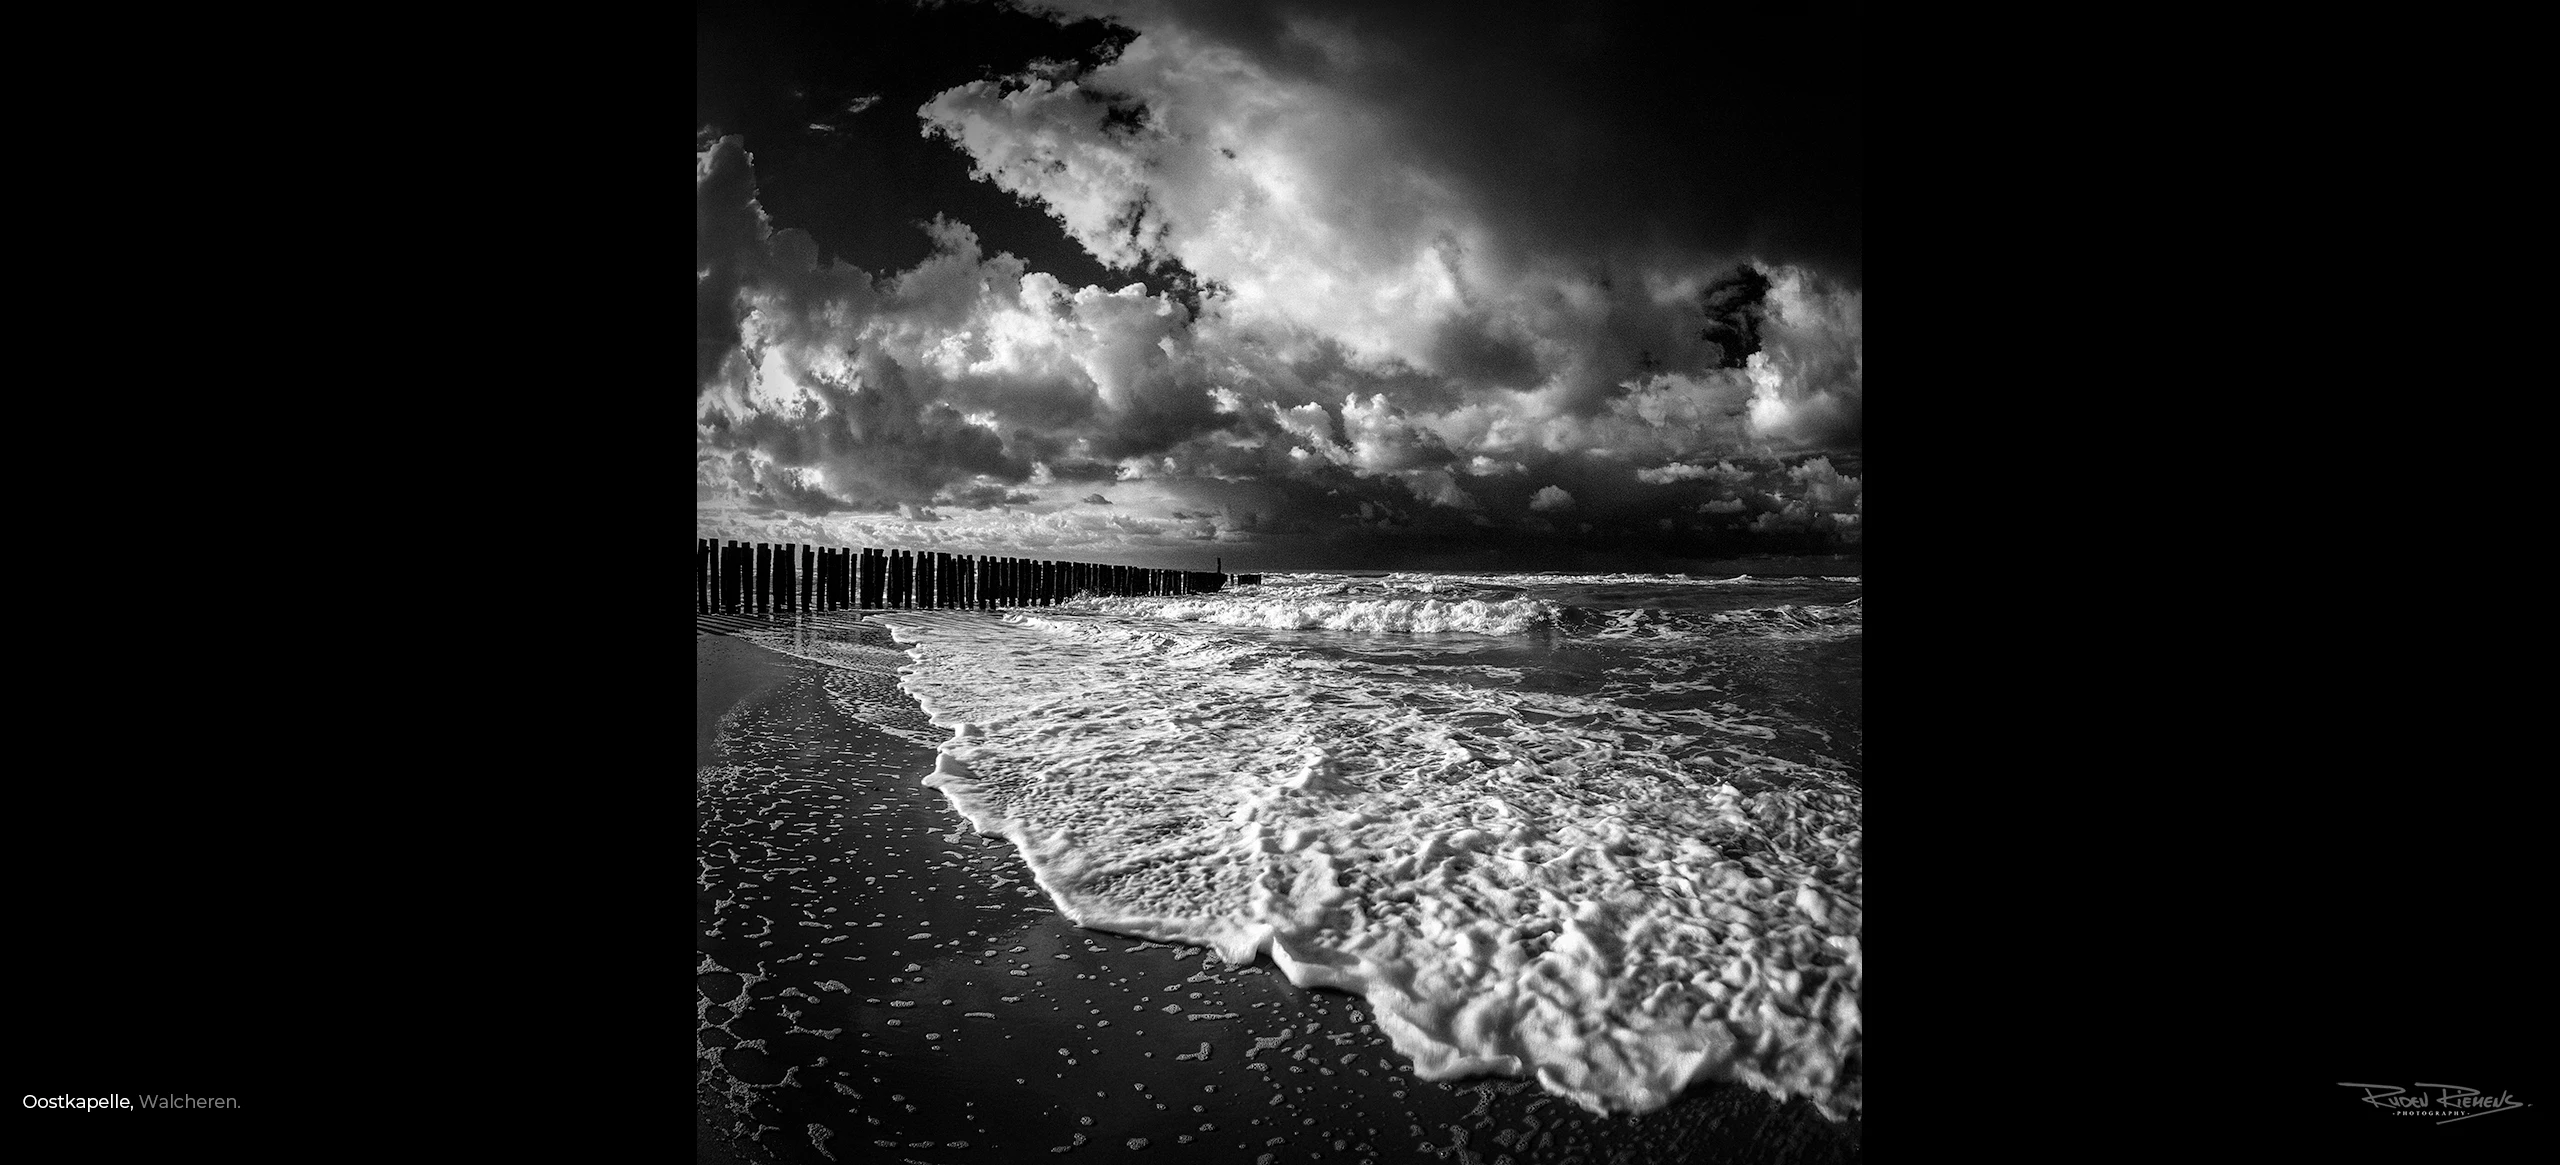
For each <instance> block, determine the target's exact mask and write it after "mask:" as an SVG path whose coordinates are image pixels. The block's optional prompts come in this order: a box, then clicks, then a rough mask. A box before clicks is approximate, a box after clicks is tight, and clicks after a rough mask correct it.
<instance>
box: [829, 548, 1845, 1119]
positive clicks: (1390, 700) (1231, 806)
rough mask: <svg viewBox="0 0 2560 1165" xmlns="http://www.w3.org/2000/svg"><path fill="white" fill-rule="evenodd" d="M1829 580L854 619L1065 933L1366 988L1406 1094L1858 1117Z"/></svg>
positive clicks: (1259, 590) (1477, 587)
mask: <svg viewBox="0 0 2560 1165" xmlns="http://www.w3.org/2000/svg"><path fill="white" fill-rule="evenodd" d="M1862 592H1863V583H1862V580H1861V578H1859V577H1857V576H1844V575H1799V576H1754V575H1748V574H1738V575H1733V576H1726V577H1689V576H1672V575H1647V574H1607V575H1556V574H1444V573H1383V574H1322V573H1305V574H1266V575H1264V576H1262V579H1261V581H1260V582H1259V583H1258V584H1256V585H1249V586H1239V587H1234V588H1231V589H1227V590H1224V591H1221V592H1219V593H1214V594H1207V595H1185V596H1149V597H1135V598H1132V597H1098V596H1080V597H1078V598H1076V599H1074V600H1072V601H1068V602H1065V603H1062V604H1058V605H1055V606H1049V607H1040V608H1033V609H1028V610H1011V611H1005V612H1001V613H988V612H976V611H899V612H890V613H882V614H877V615H874V616H872V618H874V619H875V620H876V621H878V622H880V623H883V624H885V625H887V627H888V628H889V630H890V632H891V634H892V635H893V636H894V637H895V640H896V642H897V643H898V644H899V645H901V646H902V647H903V648H904V649H905V650H906V652H907V653H908V655H909V656H910V658H911V662H909V663H907V664H906V665H904V666H903V667H901V668H900V669H899V685H900V686H901V687H902V688H903V689H904V691H905V692H906V693H907V694H908V695H909V696H911V697H912V698H913V699H914V700H915V701H916V702H917V704H919V705H921V707H922V708H923V709H924V711H925V713H926V715H927V717H928V718H929V719H930V721H931V723H932V724H933V725H934V726H936V728H937V729H938V730H946V731H947V732H948V733H949V736H948V738H947V739H945V740H943V741H942V742H941V743H940V745H939V754H938V760H937V762H936V768H935V771H934V772H933V774H932V775H930V776H927V777H925V778H924V781H925V783H926V784H928V785H930V786H932V787H934V788H936V789H938V790H939V791H940V792H941V793H942V795H943V796H944V797H945V798H946V799H947V801H948V803H949V805H950V807H951V808H952V810H953V811H955V812H957V813H958V814H960V815H961V816H963V817H965V818H966V819H967V820H968V821H969V823H970V824H971V825H972V826H974V828H975V830H976V831H977V833H979V834H980V835H982V836H989V837H1002V838H1004V839H1005V840H1006V841H1008V842H1010V843H1011V844H1012V846H1013V848H1014V850H1015V851H1016V853H1017V854H1018V855H1019V857H1020V859H1021V861H1022V863H1023V864H1024V866H1025V867H1027V869H1028V871H1029V873H1030V874H1031V876H1032V877H1033V879H1034V880H1035V881H1036V882H1037V884H1038V885H1039V887H1040V888H1041V889H1042V890H1043V891H1044V892H1046V893H1047V895H1048V896H1049V897H1050V899H1051V900H1052V901H1053V902H1054V903H1055V904H1056V906H1057V908H1058V910H1059V911H1060V912H1062V913H1063V914H1064V915H1066V916H1067V917H1068V918H1069V919H1070V920H1072V921H1073V922H1075V923H1076V924H1077V925H1079V926H1082V927H1086V928H1088V929H1093V930H1099V931H1105V932H1111V933H1117V934H1124V935H1129V936H1132V937H1138V938H1146V939H1154V940H1159V941H1166V942H1176V943H1186V944H1197V945H1199V946H1203V947H1207V948H1209V949H1210V950H1213V951H1214V952H1216V954H1217V956H1218V957H1219V958H1220V959H1222V960H1224V961H1226V962H1227V963H1230V964H1250V963H1253V962H1255V961H1256V960H1258V959H1264V958H1267V959H1268V960H1270V962H1271V963H1272V964H1273V965H1276V966H1277V967H1278V968H1279V969H1280V971H1281V972H1282V973H1284V974H1285V975H1286V976H1287V977H1288V979H1289V981H1290V982H1292V983H1294V984H1296V985H1298V986H1300V987H1319V986H1321V987H1331V988H1335V989H1338V990H1342V991H1345V992H1348V993H1351V994H1354V995H1358V996H1360V997H1362V998H1363V999H1365V1000H1366V1001H1367V1003H1368V1005H1369V1007H1370V1009H1371V1011H1372V1012H1373V1013H1374V1014H1375V1016H1376V1017H1377V1024H1378V1026H1379V1028H1380V1029H1381V1030H1382V1031H1383V1032H1384V1033H1385V1034H1386V1035H1387V1036H1388V1038H1389V1039H1390V1040H1391V1042H1392V1044H1393V1047H1394V1049H1395V1051H1396V1052H1397V1053H1398V1054H1400V1055H1402V1056H1404V1057H1406V1058H1408V1059H1410V1061H1411V1062H1412V1064H1413V1068H1414V1071H1415V1073H1416V1074H1417V1075H1418V1076H1420V1077H1421V1078H1422V1079H1425V1080H1446V1079H1457V1078H1464V1077H1469V1076H1478V1075H1486V1074H1491V1075H1497V1076H1515V1077H1525V1078H1530V1079H1534V1080H1535V1081H1536V1082H1537V1083H1538V1085H1539V1086H1541V1087H1542V1088H1544V1089H1545V1090H1546V1091H1548V1092H1550V1093H1553V1094H1555V1095H1557V1096H1560V1097H1563V1098H1566V1099H1569V1100H1571V1101H1573V1102H1574V1103H1576V1104H1578V1105H1580V1106H1582V1107H1583V1108H1585V1109H1588V1110H1590V1111H1593V1112H1595V1113H1610V1112H1646V1111H1650V1110H1653V1109H1656V1108H1659V1107H1661V1106H1662V1105H1664V1104H1666V1103H1668V1102H1669V1101H1670V1100H1672V1099H1673V1098H1676V1097H1677V1096H1678V1095H1679V1094H1680V1093H1681V1092H1682V1091H1683V1090H1685V1089H1686V1088H1688V1087H1689V1086H1691V1085H1692V1084H1695V1083H1698V1082H1701V1081H1708V1080H1734V1081H1741V1082H1745V1083H1748V1084H1750V1085H1753V1086H1755V1087H1758V1088H1760V1089H1762V1090H1764V1091H1767V1092H1769V1093H1771V1094H1772V1095H1773V1096H1776V1097H1779V1098H1787V1097H1802V1098H1804V1099H1806V1100H1807V1101H1809V1102H1811V1103H1812V1104H1813V1105H1814V1106H1815V1107H1817V1108H1819V1109H1820V1110H1822V1111H1823V1112H1824V1113H1826V1114H1828V1115H1833V1116H1843V1115H1847V1114H1849V1113H1853V1112H1855V1111H1856V1110H1857V1109H1858V1107H1859V1098H1860V1076H1861V1070H1860V1040H1861V1030H1862V1028H1861V1017H1860V1003H1859V1001H1860V993H1861V987H1862V980H1863V959H1862V954H1861V951H1860V927H1861V920H1862V917H1863V902H1864V894H1863V886H1862V880H1863V871H1862V862H1861V851H1860V845H1861V834H1862V827H1861V813H1860V805H1861V781H1862V776H1863V772H1862V764H1861V737H1860V691H1861V684H1860V663H1861V655H1862V649H1863V648H1862V644H1863V638H1864V636H1863V629H1864V607H1863V593H1862Z"/></svg>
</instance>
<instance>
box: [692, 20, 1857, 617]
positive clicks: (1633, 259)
mask: <svg viewBox="0 0 2560 1165" xmlns="http://www.w3.org/2000/svg"><path fill="white" fill-rule="evenodd" d="M1761 7H1763V6H1749V7H1746V6H1740V5H1726V6H1718V5H1697V6H1691V7H1690V8H1689V9H1688V10H1687V11H1686V12H1684V13H1681V14H1679V15H1677V16H1676V17H1667V16H1666V15H1665V14H1664V13H1663V12H1662V11H1661V6H1655V5H1645V6H1641V7H1639V6H1634V5H1628V6H1616V5H1605V4H1604V5H1545V6H1529V5H1520V6H1510V5H1487V4H1483V3H1474V2H1470V3H1455V4H1400V5H1394V6H1384V5H1376V4H1369V3H1357V2H1338V3H1337V2H1331V0H1326V2H1316V3H1268V2H1256V3H1180V4H1173V3H1152V2H1142V0H1126V2H1122V0H1065V2H1058V3H1040V4H1025V5H1003V4H995V3H970V2H963V0H950V2H947V3H939V4H928V5H917V4H913V3H906V2H902V0H887V2H881V3H861V2H839V3H831V4H826V5H821V6H779V5H754V4H721V5H706V6H705V7H703V8H702V9H700V10H699V11H698V15H697V29H696V49H697V72H696V87H695V92H696V127H695V141H694V153H695V164H694V202H695V223H694V237H695V265H694V266H695V369H694V374H695V474H696V499H697V513H696V525H697V528H698V530H699V532H700V533H702V534H704V535H706V536H712V537H724V538H750V539H760V540H781V541H798V542H818V543H823V544H834V545H856V544H858V545H868V546H906V547H915V548H931V549H942V550H951V551H961V552H994V553H1021V554H1030V555H1035V556H1040V557H1056V558H1077V559H1085V560H1093V561H1106V562H1125V563H1137V564H1144V565H1156V566H1178V567H1188V568H1198V569H1205V568H1207V567H1208V566H1209V564H1210V562H1211V560H1212V558H1213V557H1215V558H1222V559H1223V560H1224V562H1225V565H1226V567H1227V569H1229V570H1247V571H1252V570H1288V569H1292V568H1300V567H1303V568H1313V567H1351V568H1361V567H1367V568H1376V569H1389V568H1397V567H1417V568H1442V569H1529V570H1535V569H1668V570H1680V569H1702V570H1703V569H1713V568H1714V566H1713V564H1714V563H1715V562H1716V561H1718V560H1730V559H1732V558H1734V557H1736V556H1745V555H1758V554H1767V553H1804V552H1818V553H1832V552H1855V551H1856V550H1857V549H1858V544H1859V541H1860V539H1861V536H1862V534H1863V516H1864V510H1863V502H1862V497H1861V478H1862V476H1863V469H1862V464H1861V454H1862V449H1863V415H1864V409H1863V396H1864V344H1863V340H1862V331H1863V325H1862V320H1863V307H1862V301H1863V291H1862V288H1863V272H1862V269H1861V251H1862V246H1861V233H1860V218H1861V213H1862V207H1861V202H1860V189H1861V183H1862V177H1863V175H1862V170H1861V143H1860V136H1861V129H1860V103H1861V96H1860V89H1859V83H1860V63H1859V62H1860V32H1859V28H1858V24H1857V14H1856V11H1855V10H1854V9H1853V8H1846V7H1842V8H1837V9H1812V10H1806V11H1790V12H1766V11H1762V10H1761Z"/></svg>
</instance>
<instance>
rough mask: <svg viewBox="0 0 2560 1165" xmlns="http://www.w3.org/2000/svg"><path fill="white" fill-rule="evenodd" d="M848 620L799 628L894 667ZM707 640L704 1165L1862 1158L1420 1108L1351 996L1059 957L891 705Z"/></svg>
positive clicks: (1785, 1117)
mask: <svg viewBox="0 0 2560 1165" xmlns="http://www.w3.org/2000/svg"><path fill="white" fill-rule="evenodd" d="M858 619H859V617H858V616H857V615H854V614H852V613H843V614H842V615H841V617H839V618H834V619H828V618H825V617H821V618H820V619H819V620H817V621H815V622H817V623H819V624H822V625H823V627H822V629H821V630H820V631H819V632H818V633H820V634H824V635H829V636H832V637H834V638H836V639H837V640H840V641H841V640H852V641H854V642H856V643H858V644H860V645H862V646H864V647H871V648H878V647H887V648H891V649H893V650H894V644H892V643H891V642H890V640H889V637H888V635H887V633H886V629H885V628H882V627H880V626H879V625H877V624H868V623H860V622H859V621H858ZM767 625H769V626H775V627H790V626H793V625H794V624H793V623H792V622H791V621H789V617H787V616H786V617H785V618H784V619H780V620H773V621H769V622H768V623H767ZM798 625H799V626H801V627H803V628H807V627H810V626H811V625H812V621H810V620H806V619H803V620H801V621H799V624H798ZM701 627H702V624H701V622H700V621H697V628H698V631H697V635H696V702H697V707H696V713H697V717H696V719H697V771H696V862H697V868H698V876H697V894H696V899H697V900H696V984H697V987H696V1016H697V1025H696V1045H697V1048H696V1054H697V1111H696V1117H697V1137H696V1140H697V1159H698V1160H745V1161H793V1162H797V1161H813V1162H816V1161H841V1160H846V1159H848V1154H850V1155H851V1157H850V1159H853V1160H865V1159H869V1158H870V1157H871V1156H872V1155H874V1154H880V1155H883V1156H884V1157H898V1158H902V1159H906V1160H917V1161H930V1162H934V1163H936V1165H939V1163H941V1162H960V1161H970V1160H977V1161H1013V1160H1025V1159H1031V1158H1033V1157H1035V1156H1038V1157H1046V1156H1048V1155H1049V1154H1051V1153H1053V1152H1066V1153H1084V1152H1102V1153H1104V1154H1105V1155H1108V1156H1112V1157H1115V1158H1118V1157H1122V1156H1134V1155H1135V1154H1136V1153H1139V1152H1144V1151H1146V1150H1148V1149H1167V1150H1174V1151H1176V1152H1177V1153H1178V1154H1179V1155H1180V1156H1181V1157H1182V1158H1183V1159H1184V1160H1191V1159H1194V1158H1195V1157H1197V1158H1202V1159H1206V1160H1211V1161H1234V1162H1238V1163H1243V1162H1255V1163H1256V1165H1274V1163H1275V1162H1279V1161H1296V1160H1308V1159H1341V1160H1355V1161H1356V1160H1372V1161H1396V1160H1404V1159H1410V1158H1412V1157H1413V1156H1415V1155H1416V1154H1430V1155H1433V1156H1438V1157H1442V1158H1448V1157H1455V1158H1456V1159H1458V1160H1461V1161H1485V1162H1492V1161H1494V1160H1495V1159H1496V1158H1497V1157H1500V1156H1506V1155H1507V1156H1510V1157H1511V1158H1512V1159H1513V1160H1515V1161H1537V1160H1552V1159H1559V1158H1562V1157H1565V1156H1568V1155H1580V1156H1584V1157H1594V1158H1601V1159H1611V1160H1629V1161H1655V1160H1686V1159H1692V1158H1696V1159H1708V1158H1713V1159H1715V1160H1718V1161H1731V1160H1739V1161H1802V1162H1812V1161H1845V1160H1852V1159H1855V1158H1856V1157H1857V1156H1858V1141H1859V1131H1860V1129H1859V1122H1858V1121H1857V1120H1855V1119H1853V1120H1851V1121H1848V1122H1845V1123H1843V1124H1839V1125H1834V1124H1832V1123H1831V1122H1828V1121H1826V1120H1825V1119H1824V1118H1822V1117H1821V1116H1819V1115H1818V1114H1816V1113H1814V1112H1813V1111H1812V1110H1811V1108H1810V1106H1809V1105H1806V1104H1804V1103H1803V1102H1801V1101H1795V1102H1789V1103H1788V1104H1785V1105H1781V1104H1779V1103H1777V1102H1775V1101H1772V1100H1770V1099H1769V1098H1768V1097H1767V1096H1766V1095H1765V1094H1763V1093H1760V1092H1757V1091H1756V1090H1753V1089H1750V1088H1748V1087H1747V1086H1743V1085H1736V1084H1714V1085H1704V1086H1700V1087H1697V1088H1693V1089H1691V1090H1690V1091H1689V1092H1688V1093H1687V1094H1685V1095H1683V1096H1682V1097H1681V1098H1680V1099H1679V1100H1678V1101H1676V1102H1674V1103H1673V1104H1672V1105H1670V1106H1668V1107H1666V1108H1664V1109H1662V1110H1660V1111H1657V1112H1655V1113H1651V1114H1647V1115H1645V1116H1641V1117H1630V1116H1615V1117H1597V1116H1594V1115H1592V1114H1590V1113H1587V1112H1584V1111H1583V1110H1581V1109H1579V1108H1576V1107H1575V1106H1573V1105H1572V1104H1571V1103H1570V1102H1567V1101H1564V1100H1563V1099H1562V1098H1559V1097H1555V1096H1552V1095H1548V1094H1546V1093H1545V1092H1544V1091H1543V1090H1542V1089H1540V1088H1539V1087H1538V1086H1537V1085H1536V1084H1535V1083H1534V1082H1532V1081H1527V1080H1507V1079H1483V1078H1480V1079H1476V1080H1469V1081H1462V1082H1450V1083H1426V1082H1422V1081H1419V1080H1416V1079H1415V1078H1414V1077H1413V1075H1412V1072H1411V1067H1410V1065H1409V1064H1407V1063H1405V1062H1403V1061H1402V1058H1401V1057H1400V1056H1397V1055H1396V1054H1395V1053H1394V1052H1393V1051H1392V1049H1390V1048H1389V1047H1388V1046H1387V1042H1386V1040H1385V1037H1384V1035H1383V1034H1382V1033H1380V1032H1378V1031H1377V1030H1376V1027H1375V1024H1374V1022H1373V1018H1374V1017H1371V1016H1369V1015H1368V1014H1366V1011H1365V1007H1364V1005H1363V1003H1362V1001H1361V1000H1359V999H1358V998H1356V997H1353V996H1348V995H1345V994H1342V993H1340V992H1337V991H1332V990H1326V989H1314V990H1302V989H1299V988H1297V987H1294V986H1291V985H1290V984H1289V983H1288V982H1287V981H1286V980H1285V979H1284V978H1283V977H1282V976H1281V975H1279V974H1278V973H1277V972H1276V970H1275V969H1274V968H1273V967H1272V965H1271V964H1270V962H1269V960H1268V959H1267V958H1265V959H1262V960H1259V961H1258V962H1257V964H1256V965H1254V966H1250V967H1234V966H1229V965H1225V964H1221V963H1219V962H1218V961H1217V960H1216V958H1215V956H1214V955H1211V954H1208V953H1206V952H1204V951H1201V950H1200V949H1199V948H1193V947H1177V946H1173V945H1170V944H1166V943H1161V942H1150V941H1145V940H1140V939H1135V938H1130V937H1126V936H1121V935H1116V934H1107V933H1103V932H1098V931H1087V930H1083V929H1080V928H1078V927H1076V926H1074V925H1072V924H1070V923H1068V922H1067V921H1066V920H1065V919H1064V918H1062V917H1060V916H1059V914H1058V912H1057V910H1056V908H1055V906H1054V904H1053V903H1052V902H1051V901H1050V900H1049V898H1048V895H1047V894H1046V893H1044V892H1042V891H1040V890H1039V888H1038V887H1037V886H1036V885H1035V884H1033V883H1032V881H1031V878H1030V873H1029V871H1028V870H1027V869H1026V868H1024V866H1023V865H1022V863H1021V861H1020V859H1019V857H1018V855H1016V854H1015V853H1014V851H1013V848H1012V846H1011V845H1009V844H1007V843H1006V842H1004V841H1002V840H1001V839H997V838H986V837H980V836H978V835H977V834H976V833H975V832H974V830H972V828H971V827H970V826H969V825H968V823H967V822H965V821H964V820H962V819H961V818H960V817H959V816H958V815H957V814H955V813H954V812H953V811H952V810H951V809H950V807H949V805H948V803H947V802H946V800H945V798H944V797H943V795H942V794H941V792H939V791H938V790H935V789H931V788H927V787H926V786H924V785H923V784H922V780H923V778H924V777H925V776H926V775H927V774H928V773H930V772H931V771H932V770H933V767H934V760H935V757H936V755H937V754H936V751H935V750H934V749H933V748H931V747H928V746H926V745H923V744H921V743H919V742H918V741H917V740H915V739H906V738H902V737H900V736H898V735H893V734H891V733H890V732H886V731H883V730H882V728H881V727H880V726H879V725H877V724H867V723H864V722H862V721H861V720H859V719H857V718H856V716H855V715H853V714H850V713H849V711H848V709H852V710H854V711H858V712H860V713H862V714H863V715H868V716H875V717H876V716H891V717H894V716H896V715H897V714H898V710H897V707H895V706H893V705H891V704H890V703H889V702H888V701H886V700H884V699H882V698H881V691H880V689H881V688H882V686H883V684H884V683H885V684H886V685H887V687H888V688H889V689H890V690H891V691H893V692H894V695H895V696H896V697H897V701H896V703H897V704H898V705H902V706H903V709H904V714H905V715H906V716H908V717H910V718H911V722H910V723H907V724H904V725H896V726H895V727H902V728H907V729H910V730H912V729H914V728H919V727H922V728H926V729H928V730H930V726H929V725H927V724H926V723H925V721H924V718H923V715H922V713H921V711H920V710H918V709H916V708H915V707H914V704H913V702H912V701H911V700H907V699H905V697H904V693H903V692H897V691H895V690H894V687H895V686H894V677H884V676H882V675H874V674H865V673H866V671H867V670H868V669H865V668H855V669H852V670H847V669H843V668H834V667H829V666H827V665H823V664H819V663H814V662H811V661H808V660H804V659H800V658H797V657H794V656H790V655H785V654H782V653H780V652H776V651H772V650H768V649H766V648H763V647H760V646H757V645H755V644H753V643H751V642H748V641H746V640H742V639H737V638H734V637H730V636H725V635H714V634H704V633H701V630H700V628H701ZM712 725H716V726H717V728H718V738H717V740H716V741H714V740H711V739H709V736H710V733H709V732H708V731H707V729H706V726H712ZM724 1117H725V1118H726V1127H717V1126H721V1125H722V1122H723V1118H724ZM1310 1155H1311V1156H1310Z"/></svg>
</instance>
